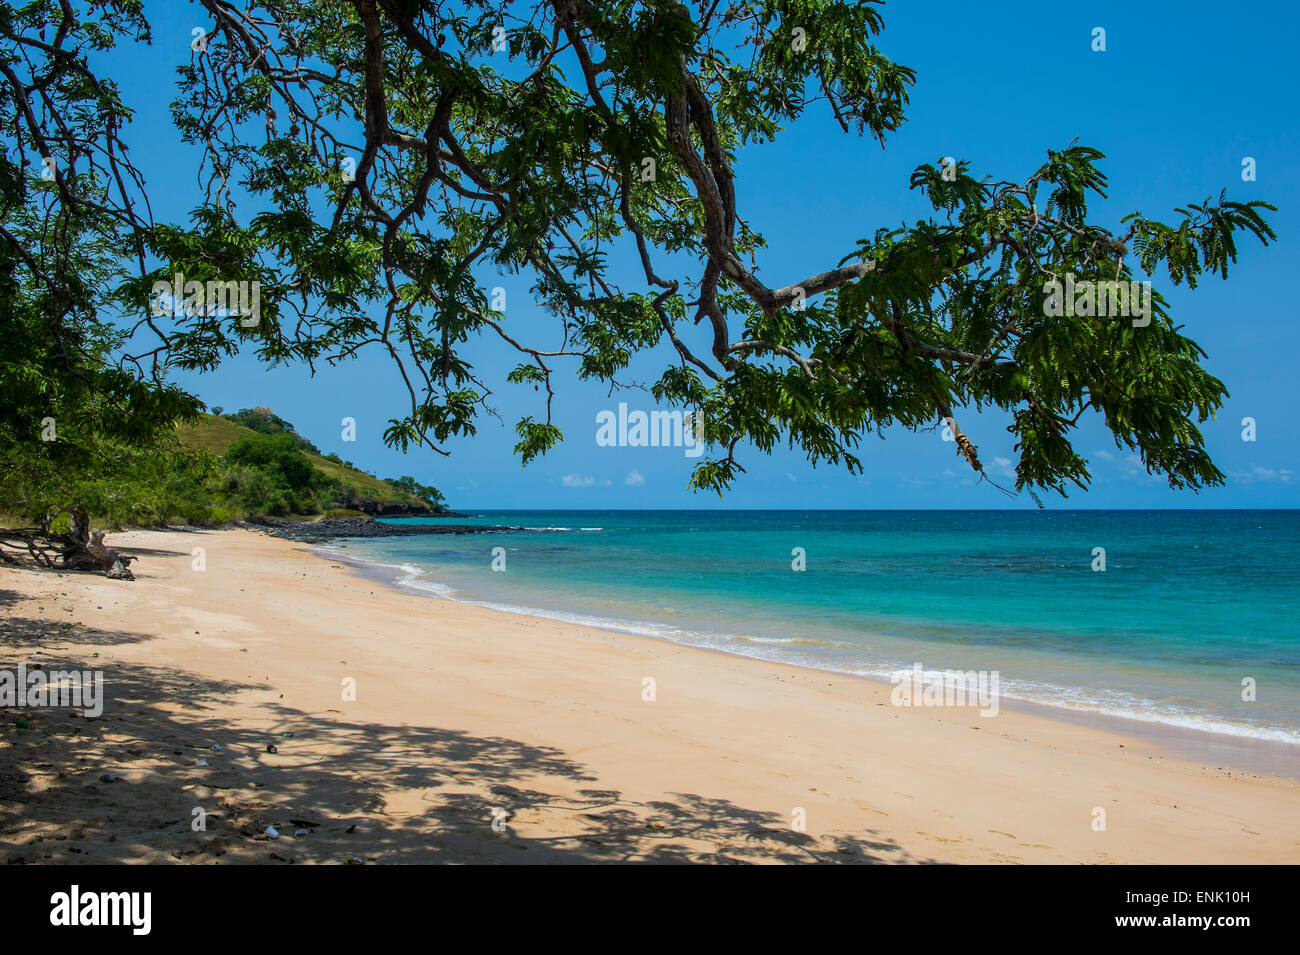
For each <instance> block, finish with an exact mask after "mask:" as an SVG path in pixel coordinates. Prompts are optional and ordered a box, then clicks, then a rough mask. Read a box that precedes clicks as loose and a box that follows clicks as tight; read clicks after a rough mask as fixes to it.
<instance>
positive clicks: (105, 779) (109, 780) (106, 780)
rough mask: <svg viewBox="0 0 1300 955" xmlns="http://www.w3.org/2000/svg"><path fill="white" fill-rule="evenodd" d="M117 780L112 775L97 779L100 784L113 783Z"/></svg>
mask: <svg viewBox="0 0 1300 955" xmlns="http://www.w3.org/2000/svg"><path fill="white" fill-rule="evenodd" d="M117 779H118V777H116V776H114V775H113V774H112V773H105V774H104V775H103V776H100V777H99V781H100V782H101V783H115V782H117Z"/></svg>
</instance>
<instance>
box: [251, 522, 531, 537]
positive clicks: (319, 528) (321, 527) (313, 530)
mask: <svg viewBox="0 0 1300 955" xmlns="http://www.w3.org/2000/svg"><path fill="white" fill-rule="evenodd" d="M247 526H249V527H253V528H255V529H257V530H260V531H263V532H265V533H267V534H270V535H271V536H272V537H280V538H283V539H285V540H293V541H322V540H327V539H329V538H333V537H410V536H413V535H416V534H490V533H493V532H500V531H521V530H523V528H522V527H506V526H504V525H500V524H384V523H381V522H380V521H376V520H372V519H370V518H368V517H343V518H338V519H336V520H323V521H282V520H278V519H276V518H266V519H265V520H264V521H261V522H257V523H249V524H248V525H247Z"/></svg>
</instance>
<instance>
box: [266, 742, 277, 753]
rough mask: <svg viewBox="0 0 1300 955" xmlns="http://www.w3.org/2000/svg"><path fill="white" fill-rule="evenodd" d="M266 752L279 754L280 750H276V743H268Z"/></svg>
mask: <svg viewBox="0 0 1300 955" xmlns="http://www.w3.org/2000/svg"><path fill="white" fill-rule="evenodd" d="M266 751H267V752H268V753H278V752H280V751H279V750H278V749H276V748H275V744H274V743H267V744H266Z"/></svg>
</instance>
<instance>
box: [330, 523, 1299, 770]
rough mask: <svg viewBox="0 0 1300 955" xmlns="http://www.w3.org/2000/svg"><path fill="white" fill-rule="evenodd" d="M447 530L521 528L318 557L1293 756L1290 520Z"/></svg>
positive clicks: (1294, 572) (402, 540) (503, 605)
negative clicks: (962, 677)
mask: <svg viewBox="0 0 1300 955" xmlns="http://www.w3.org/2000/svg"><path fill="white" fill-rule="evenodd" d="M409 522H410V521H409V520H406V521H395V522H394V523H409ZM438 523H466V524H486V523H491V524H504V525H511V526H514V527H520V528H524V529H523V530H521V531H517V532H500V533H492V534H473V535H437V536H433V535H431V536H414V537H399V538H370V539H353V540H347V541H340V542H337V543H335V544H333V545H331V546H330V547H329V548H328V549H329V550H331V551H333V552H336V553H338V554H340V555H347V556H348V557H350V558H352V559H355V560H359V561H362V562H364V563H366V564H370V565H374V566H376V567H379V568H383V569H384V572H385V573H386V574H387V575H388V579H390V580H392V581H393V582H394V583H395V584H396V585H397V586H399V587H401V588H403V589H407V590H412V591H415V592H419V593H425V594H429V595H431V596H437V597H445V598H451V599H454V600H461V601H467V602H471V603H475V604H479V605H482V606H487V607H492V608H497V609H502V610H507V611H512V612H518V613H528V614H535V615H539V616H545V617H551V618H554V619H557V620H564V621H570V622H577V623H583V624H589V625H594V626H599V627H605V628H608V629H612V630H618V631H623V632H628V633H634V634H641V635H645V636H651V637H656V638H659V639H663V640H671V641H675V642H678V643H683V644H690V645H693V646H700V647H707V648H711V649H715V650H723V651H727V652H730V653H737V654H742V655H746V656H751V657H759V658H762V659H767V660H775V661H782V662H787V663H794V664H800V665H803V666H809V667H815V668H820V669H824V670H829V671H836V672H840V673H849V674H857V675H861V676H867V677H873V678H877V679H888V677H889V676H890V674H893V673H897V672H898V671H900V670H903V669H905V668H909V667H911V666H912V665H913V664H914V663H918V662H919V663H921V664H922V665H923V666H924V667H926V668H927V669H954V670H963V671H969V670H996V671H998V673H999V675H1000V684H1001V692H1002V697H1003V699H1004V700H1020V701H1024V702H1027V703H1034V704H1040V705H1044V706H1048V707H1054V708H1058V709H1063V710H1071V711H1075V712H1077V713H1081V714H1104V715H1110V716H1119V717H1126V718H1129V719H1135V720H1140V721H1144V722H1146V723H1149V724H1163V725H1164V726H1167V727H1180V728H1183V729H1190V730H1202V731H1208V732H1211V733H1216V734H1226V735H1227V736H1232V737H1238V738H1242V741H1245V739H1255V740H1270V741H1274V742H1278V743H1287V744H1300V624H1298V616H1300V511H1247V510H1231V511H1211V510H1197V511H1191V510H1183V511H1169V510H1164V511H1136V510H1125V511H1099V510H1089V511H1082V510H1081V511H1064V510H1059V511H1058V510H1035V511H934V510H927V511H816V510H814V511H739V510H715V511H704V510H701V511H680V510H678V511H577V510H565V511H512V510H500V511H474V512H472V513H470V514H469V515H468V516H467V517H465V518H460V519H448V520H442V521H438ZM494 548H504V555H505V570H504V572H501V571H494V570H493V569H492V565H493V550H494ZM796 548H799V549H801V553H802V554H803V560H804V563H805V569H804V570H802V571H799V570H795V569H793V565H794V564H795V562H796V561H797V560H798V556H799V553H800V551H796ZM1096 548H1104V551H1105V570H1104V571H1103V570H1096V569H1094V567H1095V566H1100V564H1099V561H1098V557H1097V553H1096V550H1095V549H1096ZM497 563H498V566H500V561H498V562H497ZM1246 680H1253V681H1254V693H1255V697H1256V698H1255V699H1254V700H1253V701H1249V702H1248V701H1245V700H1243V699H1242V696H1243V681H1246ZM1225 742H1227V740H1225ZM1297 752H1300V751H1297Z"/></svg>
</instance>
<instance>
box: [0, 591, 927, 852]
mask: <svg viewBox="0 0 1300 955" xmlns="http://www.w3.org/2000/svg"><path fill="white" fill-rule="evenodd" d="M14 599H15V595H14V594H12V593H9V592H5V591H0V607H10V606H12V604H13V603H14ZM61 623H62V622H61V621H59V622H57V624H56V625H55V626H52V625H51V624H50V623H49V622H41V621H38V620H36V619H28V618H22V617H14V616H13V615H12V614H9V613H7V614H6V615H5V617H4V620H3V623H2V624H0V669H9V670H13V669H14V668H15V667H16V666H17V665H18V664H19V663H25V664H27V666H28V667H32V666H35V665H36V664H41V665H43V666H44V667H45V668H47V669H49V670H54V669H87V668H95V667H97V666H99V664H100V661H98V660H97V659H95V658H94V657H93V656H92V654H93V653H94V652H95V648H96V647H103V646H109V645H120V644H122V643H127V642H139V641H144V640H147V639H149V638H148V637H147V636H145V635H142V634H138V633H128V632H119V631H105V630H98V629H95V628H94V627H88V626H83V625H81V624H79V623H77V624H74V625H73V626H72V627H70V628H62V627H61ZM269 694H270V691H269V690H268V688H267V687H265V686H251V685H240V684H236V683H228V682H220V681H214V680H208V679H203V678H202V677H200V676H199V675H198V674H196V673H194V672H190V671H187V670H184V669H181V668H178V667H140V666H132V667H129V668H128V667H125V666H122V665H120V664H109V665H106V666H105V667H104V695H105V699H106V702H105V705H104V712H103V715H102V716H101V717H99V718H98V719H88V718H85V717H83V716H82V715H80V713H79V711H77V710H71V709H62V708H59V709H55V708H43V709H25V710H22V711H21V712H20V711H17V710H14V709H0V861H3V862H6V863H11V864H12V863H77V862H84V863H99V864H102V863H114V862H127V861H151V862H168V861H172V862H186V863H214V862H216V863H222V862H227V863H228V862H241V863H258V862H261V863H288V862H319V863H339V862H346V861H363V862H367V863H442V862H518V863H549V864H559V863H588V862H617V861H637V862H656V863H693V862H711V863H746V862H764V861H765V862H845V863H870V862H915V861H924V860H918V859H915V858H912V857H909V856H908V855H907V854H906V853H904V852H903V851H901V850H900V849H899V848H898V847H897V846H896V845H894V844H892V843H889V842H887V841H884V840H882V839H879V838H876V837H875V834H874V833H873V832H872V831H870V830H864V831H863V833H862V834H860V835H853V836H820V837H818V836H814V835H812V834H809V833H803V832H796V831H793V830H792V829H791V828H790V825H789V819H788V818H786V817H781V816H778V815H777V814H775V813H771V812H764V811H757V810H754V809H749V808H746V807H744V806H739V805H736V804H735V803H732V802H729V801H727V800H723V799H716V798H710V797H707V796H703V795H700V794H696V793H673V794H671V795H670V796H668V797H667V798H664V799H659V800H655V801H649V802H636V801H631V800H628V799H625V798H624V797H623V796H622V794H620V793H619V792H611V791H604V790H598V789H595V788H592V787H591V786H590V785H588V784H590V783H592V782H593V781H594V779H593V777H592V776H591V775H590V773H588V772H587V771H586V770H585V768H584V767H583V766H582V764H580V763H578V762H576V761H574V760H573V759H570V758H569V757H568V756H566V755H565V754H564V753H562V752H560V751H559V750H556V749H553V748H550V747H546V746H536V745H530V744H528V743H524V742H520V741H519V740H513V739H504V738H499V737H482V738H480V737H475V736H470V735H467V734H465V733H463V732H459V731H456V730H450V729H439V728H435V727H411V726H389V725H379V724H372V723H357V722H349V721H347V720H346V719H344V718H342V717H343V715H342V714H341V713H338V712H335V711H330V712H327V713H324V714H318V713H317V714H309V713H304V712H302V711H300V710H296V709H294V708H292V707H288V706H285V705H283V704H280V703H278V702H275V701H267V700H266V697H267V696H268V695H269ZM237 697H239V698H242V699H243V700H244V701H246V702H247V701H250V700H257V701H259V702H261V703H262V705H263V706H264V707H266V708H267V709H266V712H269V713H271V714H272V718H271V719H269V720H267V721H266V725H253V724H252V723H251V721H249V720H243V721H240V722H238V723H231V722H229V721H228V719H226V718H223V712H224V713H228V712H229V709H228V705H229V704H231V703H232V702H234V701H235V699H236V698H237ZM20 721H23V722H25V723H28V724H30V726H29V727H25V728H19V726H18V724H19V722H20ZM286 734H289V735H286ZM214 743H215V744H217V745H218V746H219V747H220V749H214V748H213V744H214ZM268 747H274V748H275V750H276V751H275V752H271V751H270V750H269V748H268ZM200 760H203V761H206V762H207V763H208V765H207V766H200V765H198V763H199V761H200ZM195 810H202V811H203V813H204V814H205V821H206V829H205V830H201V831H195V830H194V827H193V823H194V820H195V819H196V813H195ZM494 816H495V817H496V818H497V819H498V820H499V821H498V826H500V821H502V820H503V821H504V823H505V831H496V830H494V829H493V826H492V820H493V818H494ZM268 826H273V827H274V828H275V829H276V830H278V831H279V833H281V836H280V837H279V838H277V839H271V838H269V837H268V836H267V835H266V829H267V827H268ZM517 827H521V828H523V829H524V830H526V832H527V833H528V835H521V834H520V832H519V831H518V828H517ZM295 833H300V834H299V835H297V836H295Z"/></svg>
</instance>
